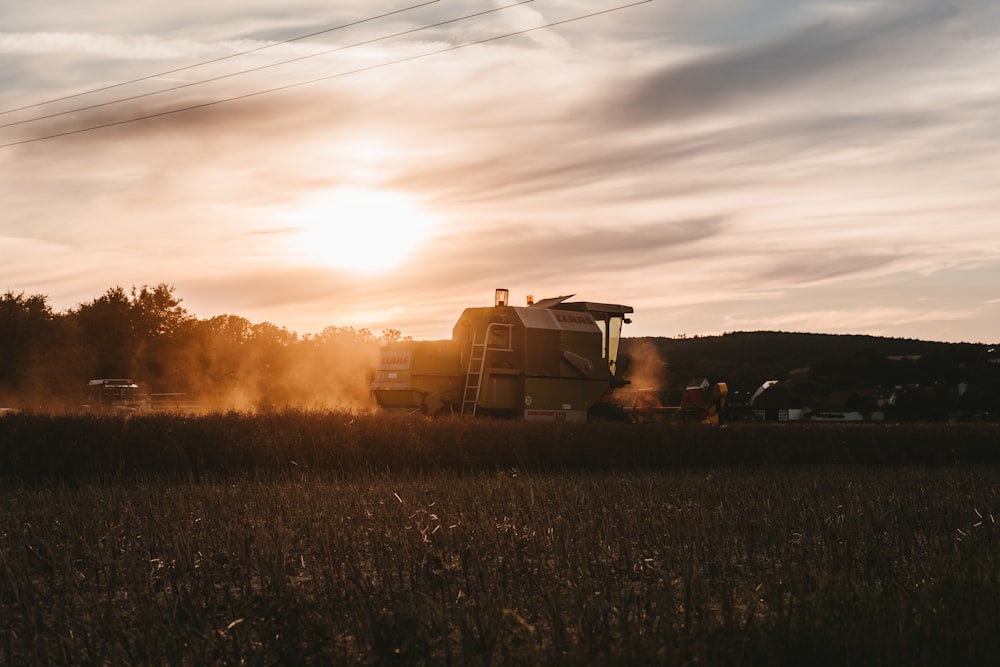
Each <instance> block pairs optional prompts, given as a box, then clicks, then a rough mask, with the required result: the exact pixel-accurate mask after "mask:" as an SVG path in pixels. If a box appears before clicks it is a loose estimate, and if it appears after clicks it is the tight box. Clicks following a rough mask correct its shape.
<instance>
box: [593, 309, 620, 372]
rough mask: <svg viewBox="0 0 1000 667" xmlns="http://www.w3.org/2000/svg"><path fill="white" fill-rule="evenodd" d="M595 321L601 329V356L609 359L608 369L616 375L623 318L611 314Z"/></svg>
mask: <svg viewBox="0 0 1000 667" xmlns="http://www.w3.org/2000/svg"><path fill="white" fill-rule="evenodd" d="M595 322H597V327H598V328H599V329H600V330H601V357H603V358H604V359H607V360H608V369H609V370H610V371H611V374H612V375H614V374H615V366H616V365H617V363H618V347H619V345H620V344H621V340H622V325H623V324H624V322H623V318H622V317H620V316H617V315H609V316H607V317H606V318H605V319H603V320H598V319H596V318H595Z"/></svg>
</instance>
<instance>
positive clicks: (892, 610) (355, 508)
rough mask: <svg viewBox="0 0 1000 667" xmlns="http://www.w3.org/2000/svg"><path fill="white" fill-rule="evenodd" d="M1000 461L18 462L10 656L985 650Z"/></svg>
mask: <svg viewBox="0 0 1000 667" xmlns="http://www.w3.org/2000/svg"><path fill="white" fill-rule="evenodd" d="M998 482H1000V469H998V468H996V467H993V466H987V467H948V468H926V467H919V468H914V467H904V468H898V469H895V468H894V469H887V468H881V467H878V468H872V467H840V466H838V467H775V466H765V467H753V468H745V469H741V468H726V469H712V470H710V471H706V470H688V471H658V472H657V471H646V472H643V471H631V472H594V471H591V472H562V473H525V472H523V471H520V470H506V471H500V472H494V473H474V474H458V473H454V472H435V473H419V472H410V473H405V474H391V473H378V472H366V473H365V472H353V473H350V474H343V473H336V472H322V471H319V472H317V471H313V472H305V473H302V472H298V473H292V474H279V475H260V474H250V473H246V474H244V473H241V474H237V475H227V476H223V477H212V478H206V479H202V480H200V481H194V480H190V481H186V482H183V481H177V480H172V481H165V480H163V479H160V478H157V477H140V478H133V479H131V480H111V479H105V480H104V481H103V482H88V483H82V484H81V483H77V484H73V485H65V484H59V483H54V484H45V485H36V486H33V487H25V486H22V485H19V484H8V485H7V486H5V487H4V491H3V496H2V497H3V505H2V509H0V616H2V617H3V618H5V619H8V622H7V623H5V624H4V627H3V629H2V630H0V663H9V664H81V663H87V664H150V663H156V664H178V665H180V664H205V663H215V664H277V663H280V664H307V663H313V664H330V663H334V664H340V663H344V664H346V663H352V664H355V663H358V662H360V663H364V664H391V663H398V664H483V665H485V664H538V663H555V664H583V663H587V664H650V663H654V664H747V665H750V664H796V663H801V664H831V665H832V664H837V665H842V664H852V663H853V664H868V665H871V664H875V665H877V664H885V665H898V664H985V663H986V662H987V660H988V659H990V658H991V657H995V655H997V654H998V653H997V652H998V651H1000V640H998V638H997V635H996V633H995V631H994V621H995V609H996V608H997V605H998V603H1000V580H998V577H1000V574H998V573H1000V563H998V555H997V554H998V553H1000V552H998V550H997V536H998V533H997V527H996V516H997V514H996V512H997V509H998V507H1000V505H998V501H1000V495H998V494H1000V492H998V489H1000V484H998Z"/></svg>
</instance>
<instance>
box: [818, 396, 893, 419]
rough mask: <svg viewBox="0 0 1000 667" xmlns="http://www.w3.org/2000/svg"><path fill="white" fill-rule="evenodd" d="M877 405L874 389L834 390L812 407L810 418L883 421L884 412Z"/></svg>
mask: <svg viewBox="0 0 1000 667" xmlns="http://www.w3.org/2000/svg"><path fill="white" fill-rule="evenodd" d="M877 406H878V402H877V400H876V396H875V390H874V389H851V390H845V391H834V392H831V393H830V394H829V395H828V396H827V397H826V398H825V399H824V400H823V401H822V402H821V403H820V404H819V405H818V406H816V407H815V408H814V409H813V411H812V414H811V415H810V419H812V420H813V421H834V422H861V421H884V420H885V412H883V411H881V410H879V409H878V407H877Z"/></svg>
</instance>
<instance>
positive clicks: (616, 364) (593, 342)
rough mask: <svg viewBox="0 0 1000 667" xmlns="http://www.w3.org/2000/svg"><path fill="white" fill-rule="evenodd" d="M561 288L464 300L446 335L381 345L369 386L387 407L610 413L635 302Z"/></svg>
mask: <svg viewBox="0 0 1000 667" xmlns="http://www.w3.org/2000/svg"><path fill="white" fill-rule="evenodd" d="M570 298H571V296H561V297H556V298H553V299H545V300H542V301H539V302H534V301H533V299H532V298H531V297H528V303H527V305H525V306H511V305H509V293H508V291H507V290H505V289H498V290H497V291H496V297H495V300H494V304H493V306H492V307H482V308H467V309H465V311H464V312H463V313H462V315H461V317H460V318H459V319H458V322H457V323H456V324H455V326H454V328H453V329H452V337H451V339H450V340H441V341H403V342H397V343H390V344H387V345H386V346H384V347H383V348H382V350H381V351H380V353H379V358H378V363H377V365H376V369H375V376H374V380H373V381H372V383H371V391H372V394H373V396H374V398H375V401H376V402H377V404H378V405H379V406H380V407H382V408H387V409H404V410H410V411H420V412H423V413H425V414H440V413H449V412H450V413H454V414H460V415H463V416H474V415H491V416H498V417H518V418H523V419H528V420H544V421H573V422H582V421H586V420H587V419H588V417H590V418H595V417H598V416H606V415H607V414H608V411H609V407H610V404H609V403H607V402H606V400H604V399H605V398H606V396H607V395H608V394H609V392H610V391H611V390H612V389H614V388H615V387H618V386H622V385H623V384H625V382H626V381H625V380H624V378H623V377H622V376H623V374H624V372H625V370H626V367H627V363H625V360H624V359H619V355H618V350H619V344H620V342H621V333H622V327H623V325H625V324H627V323H628V322H629V321H630V320H629V319H628V317H627V316H628V315H629V314H630V313H632V312H633V310H632V307H631V306H623V305H619V304H606V303H595V302H589V301H579V302H570V301H568V299H570Z"/></svg>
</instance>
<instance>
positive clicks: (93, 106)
mask: <svg viewBox="0 0 1000 667" xmlns="http://www.w3.org/2000/svg"><path fill="white" fill-rule="evenodd" d="M436 1H437V0H435V2H436ZM529 2H534V0H520V2H515V3H514V4H511V5H504V6H503V7H494V8H493V9H487V10H484V11H481V12H475V13H473V14H466V15H465V16H460V17H458V18H454V19H448V20H447V21H440V22H438V23H432V24H430V25H425V26H420V27H419V28H411V29H410V30H404V31H402V32H397V33H394V34H391V35H385V36H382V37H375V38H372V39H368V40H365V41H362V42H356V43H354V44H347V45H345V46H338V47H336V48H333V49H327V50H325V51H319V52H316V53H310V54H307V55H304V56H298V57H296V58H291V59H289V60H283V61H281V62H276V63H270V64H268V65H261V66H259V67H252V68H250V69H245V70H240V71H237V72H230V73H229V74H222V75H219V76H216V77H212V78H209V79H202V80H200V81H191V82H189V83H182V84H178V85H176V86H172V87H170V88H161V89H160V90H154V91H150V92H148V93H140V94H138V95H132V96H131V97H121V98H118V99H116V100H110V101H108V102H100V103H98V104H91V105H88V106H84V107H77V108H75V109H67V110H66V111H58V112H56V113H50V114H47V115H44V116H36V117H34V118H28V119H25V120H19V121H14V122H12V123H6V124H3V125H0V128H5V127H14V126H15V125H26V124H28V123H34V122H36V121H40V120H47V119H49V118H57V117H59V116H67V115H69V114H74V113H79V112H81V111H90V110H92V109H100V108H102V107H108V106H112V105H114V104H120V103H122V102H132V101H134V100H139V99H142V98H144V97H152V96H153V95H161V94H163V93H170V92H173V91H175V90H182V89H184V88H191V87H194V86H200V85H202V84H204V83H212V82H215V81H221V80H223V79H229V78H232V77H236V76H242V75H243V74H251V73H253V72H260V71H261V70H265V69H270V68H272V67H280V66H282V65H288V64H291V63H295V62H299V61H302V60H308V59H309V58H317V57H319V56H325V55H329V54H331V53H336V52H338V51H345V50H347V49H353V48H357V47H359V46H366V45H368V44H374V43H376V42H381V41H385V40H387V39H394V38H396V37H402V36H404V35H410V34H412V33H415V32H420V31H422V30H430V29H432V28H440V27H441V26H443V25H448V24H449V23H457V22H459V21H465V20H468V19H471V18H477V17H479V16H484V15H486V14H492V13H494V12H499V11H502V10H504V9H510V8H511V7H517V6H519V5H524V4H527V3H529ZM192 67H195V66H194V65H192ZM175 71H176V70H175ZM64 99H65V98H64Z"/></svg>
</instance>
